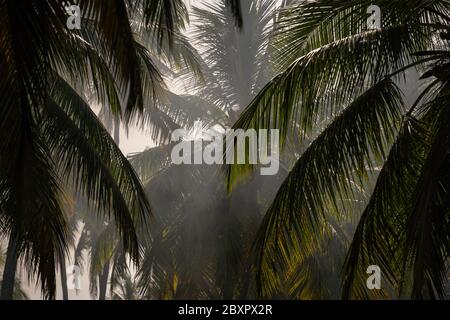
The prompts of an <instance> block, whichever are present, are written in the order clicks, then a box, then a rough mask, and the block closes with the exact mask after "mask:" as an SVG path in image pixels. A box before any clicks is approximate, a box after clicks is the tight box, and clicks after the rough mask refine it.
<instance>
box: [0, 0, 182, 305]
mask: <svg viewBox="0 0 450 320" xmlns="http://www.w3.org/2000/svg"><path fill="white" fill-rule="evenodd" d="M79 5H80V7H81V9H82V12H83V22H84V23H85V26H86V28H82V30H80V31H75V32H73V31H69V30H68V29H67V28H66V18H67V17H66V15H65V8H64V4H63V3H62V2H61V1H56V0H45V1H37V0H36V1H31V2H27V3H22V2H21V3H18V2H17V3H10V2H8V1H2V2H1V3H0V17H1V22H0V32H1V34H2V36H1V39H0V52H1V54H0V69H1V70H2V72H1V76H0V92H1V95H0V104H1V105H2V108H1V110H0V119H1V120H0V137H1V139H2V141H3V142H2V145H1V147H0V154H1V155H2V157H1V158H0V186H1V190H0V227H1V230H2V233H6V234H9V244H8V248H7V257H6V262H5V268H4V275H3V285H2V294H1V297H2V298H4V299H11V298H12V294H13V287H14V281H13V280H14V275H15V271H16V268H17V263H18V260H19V259H22V260H23V261H24V264H25V267H26V269H27V270H28V272H29V273H30V274H31V275H34V276H36V277H37V279H39V280H40V282H41V287H42V292H43V295H44V297H46V298H53V297H54V296H55V266H56V261H57V260H58V259H59V258H61V257H62V256H64V252H65V250H66V247H67V241H66V237H67V221H66V220H67V219H66V217H65V214H64V210H63V206H64V202H65V201H66V200H65V199H66V197H65V193H64V188H63V184H64V182H68V181H70V183H71V184H73V185H74V186H76V188H77V191H79V192H81V193H83V194H85V195H86V197H87V198H88V199H90V200H91V201H93V202H94V203H96V204H97V209H98V211H99V212H102V213H104V214H105V215H106V216H110V215H111V216H112V217H114V219H115V221H116V223H117V226H118V231H119V233H120V236H121V239H122V242H123V246H124V248H125V250H126V251H127V252H128V253H129V254H130V256H131V257H132V259H133V260H134V261H135V262H137V261H138V259H139V250H138V241H137V238H136V233H135V221H138V222H139V223H144V222H145V221H147V220H148V218H149V214H150V206H149V204H148V202H147V199H146V197H145V194H144V192H143V190H142V187H141V184H140V182H139V179H138V178H137V176H136V175H135V173H134V170H133V169H132V168H131V166H130V165H129V163H128V161H127V159H126V158H125V157H124V156H123V154H122V153H121V152H120V150H119V149H118V147H117V146H116V145H115V143H114V141H113V139H112V138H111V137H110V136H109V135H108V132H107V131H106V130H105V128H104V127H103V126H102V125H101V123H100V122H99V121H98V119H97V117H96V116H95V114H94V113H93V112H92V111H91V109H90V107H89V105H88V104H87V103H86V102H85V101H84V99H83V98H82V95H81V93H79V92H77V90H75V89H74V88H79V87H81V88H83V87H87V86H89V85H93V87H94V88H95V92H96V95H97V98H98V100H99V101H101V102H103V103H104V104H108V105H109V106H110V108H111V110H112V111H113V113H114V114H116V115H119V116H121V114H122V113H121V102H122V101H123V105H124V109H125V112H124V113H123V116H124V119H125V121H127V122H130V121H131V120H132V119H134V118H136V116H137V115H138V114H139V113H140V112H142V109H143V105H144V103H145V102H148V101H152V102H153V103H156V101H158V94H159V88H161V87H162V86H163V84H162V79H161V78H160V76H159V74H158V72H157V71H156V69H155V68H154V67H153V62H152V61H151V60H150V59H149V55H148V52H147V51H146V50H145V49H144V48H142V47H140V46H138V45H137V43H136V42H135V39H134V37H133V34H132V32H131V27H130V22H129V20H128V12H129V11H133V10H141V11H143V12H144V19H143V22H144V23H145V24H146V25H148V26H151V28H152V30H153V36H154V37H155V39H158V41H159V42H160V43H162V42H163V41H169V42H170V41H171V39H172V38H173V36H172V35H173V34H174V33H175V32H178V30H179V29H180V28H182V27H183V25H184V22H185V20H186V10H185V6H184V4H183V2H182V1H180V0H175V1H171V2H167V1H162V0H157V1H153V0H152V1H148V0H142V1H134V2H126V1H115V2H113V3H112V2H110V1H92V0H81V1H80V2H79ZM91 25H94V26H95V28H89V26H91ZM91 30H95V33H93V32H90V31H91ZM164 39H169V40H164ZM144 95H145V97H144ZM5 155H7V156H5Z"/></svg>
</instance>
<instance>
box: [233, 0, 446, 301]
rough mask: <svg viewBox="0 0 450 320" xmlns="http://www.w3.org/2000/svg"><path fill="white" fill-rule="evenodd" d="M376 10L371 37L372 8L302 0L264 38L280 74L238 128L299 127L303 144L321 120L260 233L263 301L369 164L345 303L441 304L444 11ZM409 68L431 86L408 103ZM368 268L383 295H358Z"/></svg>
mask: <svg viewBox="0 0 450 320" xmlns="http://www.w3.org/2000/svg"><path fill="white" fill-rule="evenodd" d="M377 4H378V5H379V6H380V8H381V12H382V26H381V28H378V29H372V30H368V29H367V22H366V20H367V18H368V15H367V14H366V12H367V8H368V7H369V6H370V5H371V2H370V1H352V0H348V1H331V0H319V1H300V2H296V3H294V4H293V5H292V6H291V7H289V8H287V9H285V10H283V11H282V12H281V13H280V15H279V20H278V27H277V32H276V34H275V35H274V37H273V41H272V44H273V48H274V50H276V51H275V52H276V55H275V58H276V63H277V65H278V68H279V73H278V75H277V76H276V77H274V78H273V79H272V80H271V81H270V82H269V83H268V84H267V85H266V86H265V87H264V88H263V90H262V91H261V92H260V93H259V94H258V95H257V97H256V98H255V99H254V100H253V101H252V102H251V103H250V104H249V106H248V107H247V109H246V110H245V112H244V113H243V114H242V116H241V117H240V119H239V120H238V122H237V123H236V125H235V128H255V129H258V128H269V127H270V128H277V129H280V130H281V133H282V137H283V139H285V138H286V137H289V136H292V134H293V132H294V131H293V129H295V128H297V127H298V125H300V128H301V130H302V134H301V135H300V138H303V137H305V136H308V135H309V134H310V133H311V132H312V131H313V130H314V128H315V127H316V125H317V124H318V122H319V121H321V120H323V119H327V121H328V122H327V123H328V124H327V126H326V127H325V128H324V129H323V130H322V131H321V132H320V133H319V134H318V135H317V136H316V137H315V139H314V140H313V141H312V142H311V143H310V145H309V146H308V148H307V149H306V150H305V151H304V152H303V153H302V154H301V155H300V156H299V157H298V159H297V161H296V163H295V165H294V166H293V167H292V168H291V170H290V173H289V175H288V177H287V178H286V179H285V181H284V182H283V184H282V185H281V187H280V189H279V190H278V193H277V195H276V197H275V199H274V201H273V203H272V204H271V206H270V208H269V209H268V210H267V212H266V214H265V218H264V221H263V223H262V226H261V228H260V230H259V233H258V237H257V239H256V248H257V254H256V256H257V257H256V267H257V274H258V284H259V285H258V287H259V294H260V295H261V296H263V297H270V296H271V295H273V293H274V292H277V290H278V288H279V287H280V285H282V283H281V281H282V279H283V275H284V274H285V273H286V272H288V271H289V270H291V268H292V267H293V266H295V265H298V264H300V263H304V262H306V261H307V259H308V257H309V256H311V255H312V254H314V252H315V250H316V248H317V246H318V244H319V243H321V242H322V240H323V237H325V236H327V235H328V234H329V233H330V232H331V230H330V228H329V220H330V219H329V217H328V216H327V214H328V213H329V212H337V213H338V212H342V206H345V204H344V203H343V202H342V201H341V199H344V198H346V199H353V198H354V197H355V193H354V190H353V189H352V187H351V183H352V181H359V182H361V183H363V184H365V183H367V178H368V175H367V168H369V172H374V168H376V167H377V166H381V170H380V172H379V175H378V178H377V182H376V185H375V188H374V190H373V192H372V193H371V196H370V200H369V201H368V204H367V206H366V207H365V208H364V210H362V213H361V215H360V219H359V223H358V225H357V228H356V231H355V233H354V236H353V239H352V241H351V246H350V249H349V251H348V254H347V258H346V260H345V263H344V273H343V281H344V285H343V291H342V296H343V297H344V298H350V297H352V298H368V297H374V296H382V297H388V296H390V297H412V298H444V297H445V285H446V283H447V281H448V279H447V270H448V266H449V255H450V251H449V248H450V239H449V237H448V235H449V234H450V215H449V213H450V211H449V207H448V201H447V199H448V198H449V197H448V192H447V190H448V187H449V182H450V181H449V179H448V169H449V168H448V165H449V151H450V144H449V141H450V140H448V139H449V138H450V131H449V130H450V127H449V126H448V123H449V122H448V117H449V115H450V112H449V109H448V102H449V100H448V81H449V73H448V66H449V53H448V52H449V51H448V42H447V39H448V38H449V37H448V30H449V22H450V16H449V13H450V6H449V3H448V2H447V1H439V0H436V1H433V0H424V1H421V0H417V1H408V2H405V1H392V0H390V1H383V0H382V1H378V3H377ZM436 31H438V32H436ZM439 32H440V34H439ZM439 35H440V36H439ZM411 68H416V69H417V70H418V71H419V72H420V71H421V70H424V68H425V70H428V71H427V72H425V73H424V74H423V76H422V79H424V80H427V79H430V78H431V81H429V82H427V83H426V86H425V88H424V89H423V90H422V93H421V94H420V96H419V98H418V99H417V100H416V101H415V102H414V103H410V104H408V103H407V102H406V101H405V100H404V99H403V98H402V93H401V90H400V89H399V86H398V84H400V83H401V77H402V76H404V75H405V72H407V70H408V69H411ZM247 169H248V170H250V169H251V166H247ZM234 170H235V168H233V167H232V168H230V170H229V181H230V187H232V186H233V183H234V182H235V178H236V176H237V175H238V174H237V173H236V171H234ZM340 208H341V209H340ZM369 265H378V266H380V267H381V269H382V272H383V276H384V278H383V279H384V283H385V285H384V287H383V290H380V291H376V292H375V291H369V290H368V289H367V288H366V281H365V280H366V273H365V272H366V269H367V267H368V266H369ZM313 269H314V266H309V267H308V266H307V267H305V268H302V269H299V270H298V271H299V272H300V273H301V274H303V275H307V274H308V272H311V270H313Z"/></svg>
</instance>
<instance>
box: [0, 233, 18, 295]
mask: <svg viewBox="0 0 450 320" xmlns="http://www.w3.org/2000/svg"><path fill="white" fill-rule="evenodd" d="M18 249H19V248H18V239H17V236H16V233H15V231H14V230H12V231H11V235H10V237H9V242H8V249H7V251H6V261H5V268H4V270H3V280H2V290H1V296H0V298H1V300H12V299H13V293H14V282H15V279H16V269H17V260H18V258H19V257H18Z"/></svg>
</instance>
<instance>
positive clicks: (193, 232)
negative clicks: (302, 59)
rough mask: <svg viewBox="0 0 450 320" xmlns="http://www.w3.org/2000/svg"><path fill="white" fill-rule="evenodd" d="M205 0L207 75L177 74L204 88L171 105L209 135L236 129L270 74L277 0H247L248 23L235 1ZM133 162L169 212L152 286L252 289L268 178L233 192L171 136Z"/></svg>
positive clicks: (162, 212)
mask: <svg viewBox="0 0 450 320" xmlns="http://www.w3.org/2000/svg"><path fill="white" fill-rule="evenodd" d="M205 5H206V8H198V7H193V8H192V16H193V24H192V26H193V28H192V29H193V30H192V34H191V38H192V39H193V40H194V44H195V45H196V47H197V48H199V58H201V59H200V60H199V62H200V65H201V71H202V75H203V79H202V80H203V81H201V82H198V81H196V79H193V77H192V76H193V74H192V73H189V74H185V73H180V74H179V75H178V77H177V78H175V80H179V81H180V82H181V84H182V85H183V87H184V88H185V90H186V91H188V92H194V93H195V94H191V95H187V94H182V95H171V96H169V101H170V103H171V105H170V107H168V108H167V110H166V113H167V115H168V116H169V117H170V118H171V119H173V121H175V122H176V123H177V124H178V125H179V127H183V128H186V129H194V131H195V129H196V125H195V124H196V123H199V122H200V123H201V127H202V128H201V129H202V131H203V132H206V136H207V135H208V132H212V131H215V130H219V131H220V130H225V129H227V128H230V127H231V126H232V124H233V122H234V121H235V120H236V119H237V118H238V115H239V113H240V112H241V111H242V110H243V108H244V106H245V105H246V104H247V103H248V102H250V101H251V99H252V97H253V96H254V95H256V93H257V92H258V90H260V89H261V88H262V86H263V85H264V84H265V83H266V82H267V81H268V80H269V76H270V57H269V55H268V54H267V50H266V49H267V40H266V39H267V37H266V36H265V35H266V34H267V33H268V32H270V31H271V29H270V26H271V24H272V19H273V15H272V14H273V12H274V8H275V3H274V2H273V1H267V0H264V1H246V2H245V3H244V2H243V3H242V7H241V15H242V17H243V21H244V25H243V28H242V29H241V30H239V29H237V28H236V25H235V22H234V21H233V19H231V17H232V11H231V10H230V9H229V8H227V7H226V3H225V1H222V2H219V3H217V4H205ZM194 76H195V74H194ZM132 163H133V166H134V167H135V168H136V170H137V172H138V173H139V175H140V176H141V178H142V180H143V182H144V184H145V185H147V187H146V190H147V192H148V194H149V198H150V199H152V203H153V205H154V212H155V214H156V216H157V217H158V221H160V224H159V226H155V228H154V229H153V230H152V233H151V234H152V238H151V239H150V241H149V243H148V245H147V249H146V250H147V253H146V254H145V258H144V261H143V263H142V266H141V268H140V269H139V273H138V277H139V286H140V289H141V291H142V293H143V294H144V295H145V296H151V297H154V298H160V299H161V298H163V299H167V298H184V299H186V298H189V299H192V298H194V299H196V298H216V299H217V298H232V297H241V298H242V297H251V296H252V290H251V288H250V287H251V281H250V279H251V270H250V269H251V266H250V263H249V261H248V252H249V250H250V244H251V241H250V239H251V238H252V235H253V233H254V231H255V227H256V226H257V224H258V221H259V220H260V207H262V204H261V203H259V201H258V198H257V196H256V192H257V191H258V192H263V190H264V188H260V187H258V184H261V183H262V182H263V181H262V180H261V179H253V181H250V182H249V183H248V184H246V185H245V186H244V187H243V188H241V190H239V191H238V192H235V193H233V194H232V195H231V197H229V196H227V194H226V188H225V185H224V183H223V180H222V178H221V176H220V175H219V170H220V168H219V166H215V167H214V166H200V165H197V166H195V167H194V168H193V167H191V166H174V165H171V161H170V145H162V146H159V147H156V148H153V149H149V150H147V151H145V152H144V153H142V154H139V155H134V156H133V157H132ZM266 187H268V188H266V189H269V190H270V189H271V187H270V186H266ZM261 189H262V190H261ZM266 191H267V190H266ZM161 194H164V195H165V196H164V198H161ZM200 194H201V195H202V196H201V197H199V195H200ZM246 195H252V197H250V198H247V197H246ZM192 255H195V259H191V258H190V256H192Z"/></svg>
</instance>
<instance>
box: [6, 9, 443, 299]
mask: <svg viewBox="0 0 450 320" xmlns="http://www.w3.org/2000/svg"><path fill="white" fill-rule="evenodd" d="M77 4H78V5H79V6H80V7H81V11H82V28H81V29H80V30H69V29H68V28H67V27H66V20H67V14H66V11H65V7H64V4H63V3H62V2H61V1H59V0H30V1H12V0H0V139H1V144H0V241H1V242H2V243H4V245H5V248H6V250H0V258H1V259H0V267H1V269H2V270H3V277H2V281H1V282H0V284H1V298H2V299H12V298H14V299H26V298H27V295H26V294H25V293H24V292H23V291H22V290H21V288H20V287H21V285H22V286H23V283H24V279H22V276H21V275H20V274H25V275H26V277H25V279H26V280H30V281H36V282H37V283H38V284H39V285H40V288H41V291H42V295H43V297H44V298H47V299H54V298H56V293H57V290H58V291H59V290H60V289H61V293H62V298H64V299H68V297H69V294H68V288H67V279H66V277H67V274H66V267H67V266H69V265H77V266H80V267H81V268H82V271H83V273H84V274H86V275H88V278H89V284H90V285H89V291H90V294H91V296H92V297H93V298H99V299H106V298H110V299H183V298H184V299H233V298H241V299H244V298H285V299H328V298H339V297H341V298H344V299H347V298H357V299H370V298H414V299H445V298H447V297H448V295H449V294H450V292H449V291H450V288H449V287H450V285H449V273H450V272H449V266H450V264H449V262H450V259H449V258H450V202H449V199H450V197H449V193H448V192H449V191H448V190H449V188H450V109H449V108H450V98H449V94H448V93H449V89H450V87H449V79H450V53H449V51H448V50H449V48H448V47H449V43H448V41H449V40H450V2H448V1H445V0H410V1H400V0H379V1H378V3H377V5H378V6H379V7H380V8H381V12H382V19H381V26H380V28H372V29H371V28H368V21H367V19H368V16H369V14H368V13H367V8H368V7H369V6H370V5H371V4H372V3H371V1H365V0H363V1H354V0H334V1H332V0H318V1H301V0H299V1H295V0H294V1H287V0H284V1H275V0H242V1H238V0H216V1H204V2H202V3H197V2H195V3H194V4H193V6H188V5H187V4H186V3H185V2H184V1H183V0H170V1H169V0H114V1H111V0H80V1H78V2H77ZM179 128H183V129H186V130H187V131H189V137H186V139H189V140H192V143H195V141H196V140H199V139H202V138H204V137H205V136H208V135H211V134H213V133H223V132H224V131H225V130H226V129H229V128H234V129H279V130H280V132H281V143H282V147H283V148H282V152H281V155H280V156H281V157H280V172H279V173H278V174H277V175H276V176H260V175H258V174H257V172H258V171H257V170H256V169H257V168H256V166H254V165H250V164H241V165H229V166H222V167H220V166H217V165H213V166H208V165H195V166H191V165H174V164H173V163H172V162H171V159H170V151H171V148H172V146H173V144H172V143H171V140H170V136H171V133H172V132H173V131H174V130H175V129H179ZM121 130H125V131H126V132H128V131H129V130H141V131H142V132H144V133H145V134H146V135H147V136H148V138H149V140H151V141H152V143H153V144H154V145H155V147H153V148H149V149H147V150H145V151H143V152H141V153H137V154H132V155H124V154H123V153H122V151H121V150H120V149H119V143H120V137H121ZM3 251H5V252H4V253H3ZM369 265H378V266H380V268H381V269H382V274H383V287H382V289H381V290H368V289H367V287H366V279H367V274H366V269H367V267H368V266H369ZM19 273H20V274H19ZM58 275H59V276H60V277H61V281H60V283H61V288H58V289H57V277H58ZM21 279H22V281H20V280H21Z"/></svg>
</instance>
